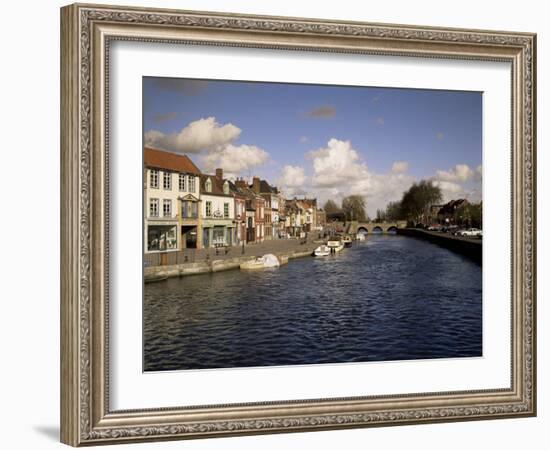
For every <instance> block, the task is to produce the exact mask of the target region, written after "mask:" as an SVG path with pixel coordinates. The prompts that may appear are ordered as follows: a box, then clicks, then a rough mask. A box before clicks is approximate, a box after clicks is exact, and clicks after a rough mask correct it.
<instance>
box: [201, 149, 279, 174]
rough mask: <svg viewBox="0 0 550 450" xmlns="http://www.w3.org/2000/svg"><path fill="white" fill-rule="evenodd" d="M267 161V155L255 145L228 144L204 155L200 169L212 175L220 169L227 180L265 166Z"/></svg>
mask: <svg viewBox="0 0 550 450" xmlns="http://www.w3.org/2000/svg"><path fill="white" fill-rule="evenodd" d="M268 159H269V153H267V152H266V151H265V150H263V149H261V148H259V147H256V146H255V145H245V144H243V145H239V146H235V145H232V144H228V145H226V146H224V147H220V148H217V149H214V150H212V151H210V152H209V153H207V154H206V155H204V156H203V157H202V159H201V169H202V171H203V172H205V173H212V172H214V170H215V169H216V168H218V167H221V168H222V169H223V170H224V174H225V176H226V177H227V178H235V177H236V176H237V175H239V174H241V173H243V172H246V171H248V170H250V169H252V168H255V167H257V166H260V165H262V164H265V163H266V162H267V161H268Z"/></svg>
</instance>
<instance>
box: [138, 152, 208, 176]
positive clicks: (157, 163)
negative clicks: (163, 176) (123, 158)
mask: <svg viewBox="0 0 550 450" xmlns="http://www.w3.org/2000/svg"><path fill="white" fill-rule="evenodd" d="M143 164H144V165H145V167H150V168H153V169H162V170H172V171H174V172H183V173H189V174H191V175H200V173H201V171H200V170H199V168H198V167H197V166H195V164H194V163H193V161H191V159H189V157H188V156H187V155H178V154H176V153H171V152H167V151H164V150H157V149H154V148H149V147H145V148H144V149H143Z"/></svg>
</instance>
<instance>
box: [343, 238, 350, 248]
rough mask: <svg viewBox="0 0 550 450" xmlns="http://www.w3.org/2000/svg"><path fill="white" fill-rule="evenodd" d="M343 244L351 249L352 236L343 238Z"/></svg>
mask: <svg viewBox="0 0 550 450" xmlns="http://www.w3.org/2000/svg"><path fill="white" fill-rule="evenodd" d="M342 243H343V244H344V247H351V243H352V241H351V236H344V237H343V238H342Z"/></svg>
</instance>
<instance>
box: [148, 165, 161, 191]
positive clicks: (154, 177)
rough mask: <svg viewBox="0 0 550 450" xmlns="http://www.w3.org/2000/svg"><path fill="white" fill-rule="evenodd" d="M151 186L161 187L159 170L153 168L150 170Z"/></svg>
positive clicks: (154, 187)
mask: <svg viewBox="0 0 550 450" xmlns="http://www.w3.org/2000/svg"><path fill="white" fill-rule="evenodd" d="M149 186H150V187H151V188H153V189H158V187H159V171H158V170H153V169H151V170H150V171H149Z"/></svg>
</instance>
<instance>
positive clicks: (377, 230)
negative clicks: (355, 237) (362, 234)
mask: <svg viewBox="0 0 550 450" xmlns="http://www.w3.org/2000/svg"><path fill="white" fill-rule="evenodd" d="M383 232H384V230H383V229H382V227H381V226H378V225H375V226H374V227H372V233H373V234H381V233H383Z"/></svg>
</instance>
